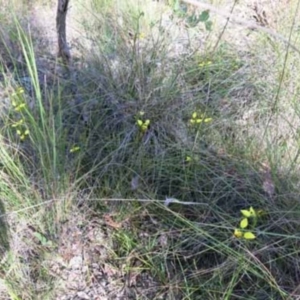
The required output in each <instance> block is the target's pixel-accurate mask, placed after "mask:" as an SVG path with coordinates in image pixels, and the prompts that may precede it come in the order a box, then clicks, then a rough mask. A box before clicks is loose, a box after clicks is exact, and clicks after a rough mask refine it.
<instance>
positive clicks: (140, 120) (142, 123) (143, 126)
mask: <svg viewBox="0 0 300 300" xmlns="http://www.w3.org/2000/svg"><path fill="white" fill-rule="evenodd" d="M144 115H145V113H144V112H143V111H140V112H139V114H138V116H137V118H136V124H137V126H138V127H139V129H140V131H141V132H142V133H145V132H146V131H147V130H148V129H149V126H150V120H149V119H145V118H144Z"/></svg>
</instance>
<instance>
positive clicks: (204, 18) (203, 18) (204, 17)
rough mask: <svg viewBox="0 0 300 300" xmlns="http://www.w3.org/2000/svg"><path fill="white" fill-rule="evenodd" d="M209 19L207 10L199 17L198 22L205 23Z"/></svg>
mask: <svg viewBox="0 0 300 300" xmlns="http://www.w3.org/2000/svg"><path fill="white" fill-rule="evenodd" d="M208 19H209V10H204V11H203V12H202V13H201V14H200V16H199V21H200V22H206V21H208Z"/></svg>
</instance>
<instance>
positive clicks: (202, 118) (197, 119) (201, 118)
mask: <svg viewBox="0 0 300 300" xmlns="http://www.w3.org/2000/svg"><path fill="white" fill-rule="evenodd" d="M211 121H212V118H210V117H207V116H206V115H205V114H198V113H197V112H193V114H192V118H191V119H190V124H201V123H209V122H211Z"/></svg>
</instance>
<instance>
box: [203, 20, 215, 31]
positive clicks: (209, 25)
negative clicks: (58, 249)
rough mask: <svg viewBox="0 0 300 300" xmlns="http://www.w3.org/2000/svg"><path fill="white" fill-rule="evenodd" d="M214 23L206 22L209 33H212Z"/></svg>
mask: <svg viewBox="0 0 300 300" xmlns="http://www.w3.org/2000/svg"><path fill="white" fill-rule="evenodd" d="M212 24H213V23H212V21H206V22H205V29H206V30H207V31H211V29H212Z"/></svg>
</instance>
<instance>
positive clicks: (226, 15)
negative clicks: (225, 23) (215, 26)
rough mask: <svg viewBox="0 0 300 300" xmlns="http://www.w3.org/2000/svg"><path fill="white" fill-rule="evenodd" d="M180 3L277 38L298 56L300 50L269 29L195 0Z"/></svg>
mask: <svg viewBox="0 0 300 300" xmlns="http://www.w3.org/2000/svg"><path fill="white" fill-rule="evenodd" d="M182 1H183V2H185V3H187V4H191V5H193V6H197V7H200V8H203V9H208V10H210V11H212V12H214V13H216V14H218V15H220V16H222V17H224V18H227V19H228V20H230V21H231V22H234V23H236V24H239V25H241V26H244V27H246V28H248V29H251V30H258V31H261V32H265V33H267V34H269V35H270V36H273V37H274V38H277V39H279V40H280V41H282V42H284V43H285V44H287V45H288V46H289V47H290V48H291V49H293V50H294V51H296V52H298V53H299V54H300V50H299V49H298V48H297V47H296V46H294V45H293V44H291V42H290V41H289V40H288V39H286V38H285V37H284V36H282V35H280V34H278V33H277V32H275V31H273V30H271V29H269V28H266V27H263V26H259V25H257V24H255V23H253V22H247V21H245V20H243V19H241V18H237V17H235V16H233V15H232V14H231V13H227V12H223V11H221V10H219V9H217V8H216V7H214V6H213V5H210V4H207V3H203V2H199V1H197V0H182Z"/></svg>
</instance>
